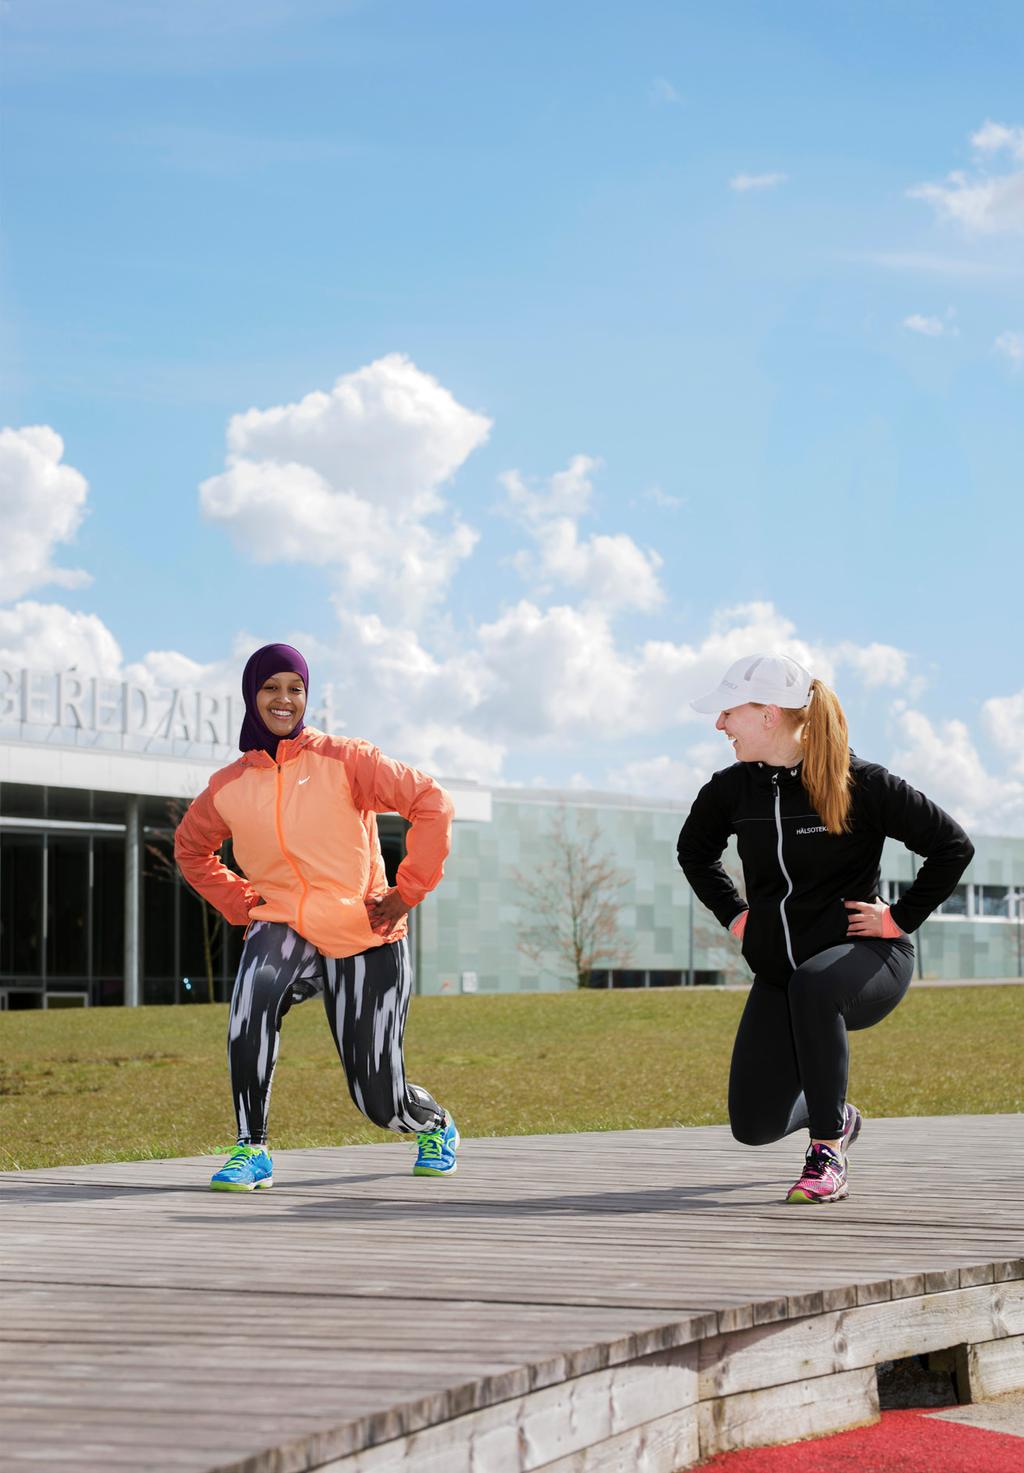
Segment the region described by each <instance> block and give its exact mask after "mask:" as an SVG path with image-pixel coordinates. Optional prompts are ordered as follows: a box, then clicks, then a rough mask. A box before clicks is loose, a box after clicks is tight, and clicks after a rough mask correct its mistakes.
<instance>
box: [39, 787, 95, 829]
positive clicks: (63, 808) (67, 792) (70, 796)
mask: <svg viewBox="0 0 1024 1473" xmlns="http://www.w3.org/2000/svg"><path fill="white" fill-rule="evenodd" d="M46 816H47V818H56V819H74V820H76V821H77V822H79V823H81V821H82V820H83V819H89V818H92V793H91V792H90V791H89V789H88V788H47V790H46Z"/></svg>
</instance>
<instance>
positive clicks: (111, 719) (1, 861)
mask: <svg viewBox="0 0 1024 1473" xmlns="http://www.w3.org/2000/svg"><path fill="white" fill-rule="evenodd" d="M318 718H319V720H318ZM240 719H241V711H240V702H231V701H228V700H226V699H223V698H221V699H218V698H217V697H211V696H209V695H206V694H203V693H199V692H194V691H187V690H174V691H162V692H154V691H152V690H149V689H146V690H143V689H141V688H139V687H136V686H132V685H130V684H128V683H123V682H109V681H101V680H86V679H84V678H82V677H79V676H77V675H76V674H75V673H74V672H69V673H64V674H57V675H54V674H50V673H48V672H40V671H34V670H17V671H0V1006H3V1007H12V1008H24V1007H68V1006H86V1005H91V1006H97V1005H118V1004H128V1005H135V1004H139V1003H180V1002H191V1001H206V1000H209V999H212V1000H220V1001H223V1000H225V999H226V998H227V997H228V996H229V994H230V989H231V985H232V981H233V978H234V972H235V968H236V966H237V961H238V956H239V951H240V946H241V932H240V931H239V929H238V928H236V927H231V926H228V925H227V924H226V923H225V922H224V921H223V920H222V919H221V917H220V916H219V915H217V914H216V912H214V911H212V910H211V908H210V907H209V906H206V905H205V904H204V903H203V902H201V901H200V900H199V898H198V897H197V896H195V895H194V894H193V893H192V892H191V891H190V890H189V889H188V887H187V886H186V885H184V884H183V882H182V881H181V878H180V876H179V875H178V873H177V870H176V868H175V866H174V863H173V857H172V838H173V832H174V827H175V825H176V823H177V821H178V818H179V817H180V815H181V813H182V812H183V811H184V807H185V805H187V803H188V802H189V801H190V800H191V798H192V797H194V796H195V794H196V793H198V792H199V791H201V789H202V788H203V787H204V786H205V784H206V782H207V781H208V780H209V777H210V775H211V774H212V773H213V772H214V771H216V769H217V768H219V767H222V766H224V765H225V764H226V763H228V762H230V761H232V760H233V758H234V756H235V755H236V751H235V747H234V744H233V741H232V737H233V734H234V732H235V731H236V730H237V728H238V725H239V723H240ZM311 720H312V721H313V723H314V724H321V723H322V724H325V725H326V724H328V723H329V721H330V713H329V712H327V713H326V714H325V713H323V712H311ZM445 786H446V787H448V789H449V791H450V792H451V793H452V796H453V798H454V800H455V807H456V821H455V830H454V838H453V847H452V854H451V857H450V859H449V862H448V866H447V870H446V875H445V878H444V880H443V881H442V883H441V885H440V887H439V888H438V889H437V890H436V891H435V892H434V893H433V894H432V895H430V896H428V897H427V899H426V901H425V902H424V903H423V905H422V906H420V907H419V908H418V909H417V910H416V911H415V912H413V917H412V920H413V925H412V939H413V947H414V953H415V959H416V975H417V986H418V988H419V990H420V991H422V992H427V993H460V992H520V991H555V990H559V989H562V988H565V987H572V986H575V985H576V983H575V980H574V972H573V968H572V967H571V965H568V964H567V962H566V959H565V958H564V957H562V956H560V955H559V953H558V950H557V948H554V947H545V946H544V945H543V944H538V936H541V938H542V933H543V930H544V928H543V925H542V924H541V923H540V922H541V918H540V917H539V915H538V914H537V913H536V904H535V902H534V901H533V900H531V895H530V889H531V881H532V880H533V881H535V880H536V878H537V877H538V876H539V875H550V876H552V877H553V883H554V884H557V883H558V876H559V875H560V874H563V873H564V870H565V861H566V854H565V844H566V842H567V839H566V835H568V836H570V839H571V840H580V841H582V840H585V841H586V843H587V844H589V846H590V848H591V850H592V859H593V861H594V862H595V863H597V862H600V863H601V864H603V865H605V866H606V867H607V868H610V869H611V870H613V871H615V875H614V882H613V883H611V885H610V887H607V888H608V895H609V897H610V898H611V901H612V904H613V907H614V910H615V914H616V934H615V936H614V937H613V938H612V941H611V946H610V949H609V954H608V956H607V957H606V958H605V960H604V961H603V962H602V963H601V964H599V966H598V967H597V969H596V970H595V972H594V974H593V976H592V978H591V982H592V985H600V986H613V987H670V986H685V985H700V984H717V983H723V982H740V981H743V980H746V979H747V977H748V973H747V970H746V967H745V965H744V963H743V961H742V959H741V958H740V956H739V951H738V947H737V946H736V944H735V943H734V942H733V940H732V939H731V938H730V937H729V936H728V935H727V933H725V932H724V931H722V929H721V928H720V927H719V926H718V924H717V922H715V920H714V919H713V918H712V917H711V916H710V915H709V914H708V913H707V912H706V911H705V910H704V909H703V907H702V906H700V905H699V904H692V903H691V895H690V891H689V887H688V886H687V885H686V883H685V881H684V879H683V876H682V874H681V873H680V871H679V869H678V868H677V866H676V862H675V842H676V836H677V834H678V831H679V827H680V824H681V822H682V819H683V817H684V815H685V811H686V810H685V805H682V804H676V803H672V802H670V801H667V800H666V801H662V802H658V801H655V800H641V799H633V798H627V797H621V796H616V795H609V794H595V793H578V792H566V793H556V792H550V791H546V790H523V789H511V788H496V789H494V790H490V791H489V790H487V789H484V788H482V787H480V786H478V785H476V784H473V783H465V782H458V781H447V780H446V781H445ZM380 832H381V842H382V847H383V848H384V852H385V862H386V864H387V867H388V870H389V873H390V874H391V876H393V875H394V871H395V869H396V868H397V866H398V864H399V863H400V861H401V857H402V854H403V852H404V837H405V824H404V822H403V821H402V820H401V819H399V818H398V817H397V816H395V815H386V816H383V817H382V818H381V820H380ZM559 835H560V837H559ZM976 842H977V854H976V856H975V859H974V861H973V863H972V865H971V868H970V870H969V871H968V873H967V874H966V875H965V877H964V883H963V884H962V885H961V886H960V887H958V890H957V892H956V893H955V894H954V895H953V896H952V897H951V898H950V900H949V901H948V902H947V904H946V905H945V906H943V908H942V912H941V914H939V915H937V916H935V917H933V918H932V919H930V920H929V921H928V922H927V923H926V925H925V926H924V927H923V928H922V930H921V932H919V933H918V937H917V938H916V939H917V941H918V966H919V972H920V974H921V975H922V976H925V977H979V978H982V977H1017V976H1020V975H1021V971H1022V924H1024V916H1022V910H1024V840H1021V839H1000V838H985V837H982V838H979V839H978V840H977V841H976ZM225 857H226V859H227V860H228V862H229V863H230V862H231V855H230V848H228V851H227V853H226V856H225ZM726 863H727V865H729V864H732V865H733V866H735V855H728V854H727V856H726ZM914 865H915V859H914V856H913V855H911V854H910V853H909V852H908V851H907V850H905V849H904V848H902V846H899V845H896V844H891V843H890V844H887V846H886V850H885V854H884V857H883V867H882V889H883V895H884V896H885V897H886V898H895V896H896V895H897V894H898V893H899V891H900V887H905V886H906V885H907V884H909V883H910V881H911V879H912V878H913V874H914Z"/></svg>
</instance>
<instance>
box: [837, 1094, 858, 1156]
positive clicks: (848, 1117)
mask: <svg viewBox="0 0 1024 1473" xmlns="http://www.w3.org/2000/svg"><path fill="white" fill-rule="evenodd" d="M843 1112H844V1115H843V1133H842V1135H841V1136H840V1137H839V1149H840V1150H841V1151H842V1153H843V1155H844V1156H845V1155H846V1153H847V1151H848V1150H849V1149H850V1147H851V1146H852V1145H853V1143H854V1141H855V1140H856V1139H857V1137H858V1136H859V1135H860V1128H861V1126H862V1125H863V1124H864V1116H863V1115H862V1114H861V1113H860V1111H859V1110H858V1109H857V1106H856V1105H851V1104H850V1102H849V1101H847V1102H846V1104H845V1105H844V1106H843Z"/></svg>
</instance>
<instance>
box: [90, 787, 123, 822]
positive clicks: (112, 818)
mask: <svg viewBox="0 0 1024 1473" xmlns="http://www.w3.org/2000/svg"><path fill="white" fill-rule="evenodd" d="M124 804H125V798H124V794H123V793H93V795H92V816H93V818H94V819H95V820H96V822H97V823H124Z"/></svg>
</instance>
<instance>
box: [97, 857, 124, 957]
mask: <svg viewBox="0 0 1024 1473" xmlns="http://www.w3.org/2000/svg"><path fill="white" fill-rule="evenodd" d="M92 842H93V869H92V971H93V976H94V977H96V978H98V979H113V978H117V979H119V985H120V984H121V983H123V980H124V839H122V838H121V837H120V836H118V837H117V838H113V837H111V838H109V839H107V838H99V837H97V838H94V839H93V841H92Z"/></svg>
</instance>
